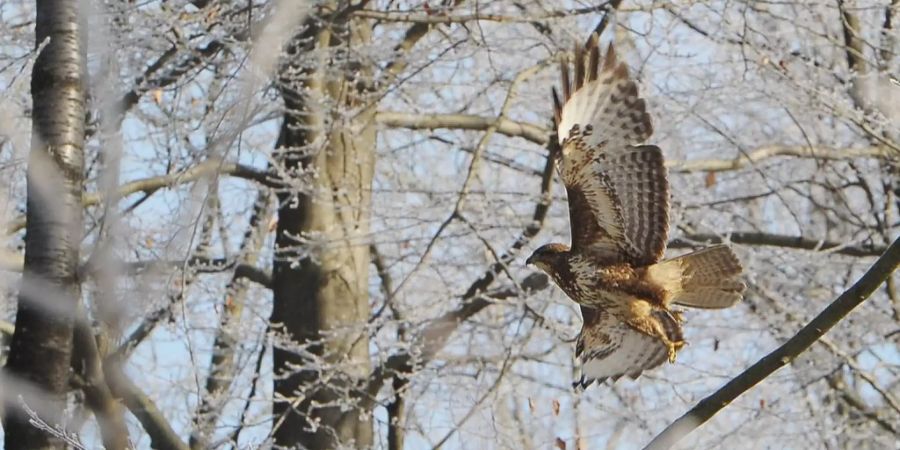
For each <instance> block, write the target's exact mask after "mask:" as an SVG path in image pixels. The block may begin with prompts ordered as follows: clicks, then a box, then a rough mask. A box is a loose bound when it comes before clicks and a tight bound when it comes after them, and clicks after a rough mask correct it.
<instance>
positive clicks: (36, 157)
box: [4, 0, 86, 450]
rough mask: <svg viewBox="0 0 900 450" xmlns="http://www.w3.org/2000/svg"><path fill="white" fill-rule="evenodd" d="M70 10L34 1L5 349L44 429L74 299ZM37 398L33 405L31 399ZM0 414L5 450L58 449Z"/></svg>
mask: <svg viewBox="0 0 900 450" xmlns="http://www.w3.org/2000/svg"><path fill="white" fill-rule="evenodd" d="M78 5H79V2H59V1H50V0H38V2H37V17H36V20H35V34H36V43H37V47H38V48H40V46H41V45H43V44H45V46H44V47H43V48H42V49H40V55H39V56H38V58H37V61H36V62H35V64H34V69H33V73H32V79H31V95H32V99H33V105H34V109H33V122H32V123H33V125H32V145H31V152H30V155H29V159H28V176H27V186H28V187H27V195H28V198H27V213H26V214H27V216H26V217H27V224H28V225H27V229H26V237H25V265H24V270H25V273H24V278H23V282H22V287H21V291H20V296H19V301H18V310H17V314H16V329H15V333H14V334H13V338H12V342H11V345H10V354H9V361H8V364H7V369H8V371H9V373H10V375H12V376H14V377H16V378H18V379H19V380H20V381H23V382H28V383H31V384H32V385H33V387H34V388H36V389H34V390H32V389H23V390H21V392H20V393H19V394H20V395H21V397H22V400H23V401H24V403H25V405H27V406H28V408H30V409H32V410H34V411H35V412H36V413H37V414H38V415H39V416H40V418H41V419H42V420H43V421H44V422H46V423H47V424H48V425H50V426H54V427H55V426H58V425H61V424H60V419H61V413H62V411H63V410H64V409H65V406H66V391H67V389H68V381H69V364H70V355H71V348H72V330H73V318H74V317H75V312H76V309H77V305H78V302H79V298H80V295H81V289H80V286H79V281H78V276H77V268H78V253H79V250H78V249H79V244H80V241H81V237H82V208H81V195H82V184H83V170H84V156H83V145H84V138H85V134H84V133H85V129H84V128H85V127H84V121H85V85H86V83H85V77H86V70H85V59H86V56H85V55H86V53H85V41H86V39H85V35H84V33H85V32H86V30H85V29H84V22H83V21H82V20H81V19H82V18H81V17H80V15H79V13H80V12H79V8H78ZM38 389H39V390H40V391H41V394H40V396H38V395H37V394H35V393H33V391H34V392H37V390H38ZM19 406H21V405H9V404H8V405H7V416H6V421H5V424H4V431H5V433H6V438H5V439H6V447H5V448H6V449H9V450H12V449H32V450H34V449H51V448H63V444H62V443H61V442H59V440H58V439H56V438H54V437H53V436H51V435H50V434H48V433H47V432H46V431H42V430H40V429H38V428H36V427H35V426H33V425H31V424H30V423H29V417H28V416H27V415H26V414H25V413H24V412H23V411H22V409H21V408H19Z"/></svg>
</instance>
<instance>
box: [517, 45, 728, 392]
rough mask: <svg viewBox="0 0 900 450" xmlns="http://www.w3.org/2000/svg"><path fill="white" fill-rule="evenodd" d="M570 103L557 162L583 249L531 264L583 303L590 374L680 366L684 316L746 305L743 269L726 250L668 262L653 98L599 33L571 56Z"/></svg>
mask: <svg viewBox="0 0 900 450" xmlns="http://www.w3.org/2000/svg"><path fill="white" fill-rule="evenodd" d="M561 68H562V99H561V100H562V101H560V97H559V95H558V93H557V91H556V89H554V90H553V101H554V124H555V125H556V131H557V135H558V139H559V150H558V151H557V152H556V153H557V154H556V155H554V157H555V158H556V159H557V164H558V165H557V167H558V170H559V175H560V178H562V180H563V183H565V186H566V193H567V194H568V199H569V221H570V225H571V229H572V246H571V248H570V247H567V246H565V245H563V244H547V245H544V246H542V247H540V248H538V249H537V250H536V251H535V252H534V253H533V254H532V255H531V256H530V257H529V258H528V260H527V261H526V264H534V265H535V266H537V267H538V268H540V269H541V270H543V271H544V272H546V273H547V274H548V275H549V276H550V278H551V279H552V280H553V281H554V282H555V283H556V284H557V285H558V286H559V287H560V288H561V289H562V290H563V291H564V292H565V293H566V295H568V296H569V297H570V298H571V299H572V300H574V301H575V302H576V303H578V304H579V305H580V306H581V313H582V316H583V318H584V324H583V325H582V329H581V333H580V335H579V336H578V341H577V344H576V350H575V353H576V356H577V357H578V358H579V359H580V360H581V363H582V377H581V379H580V380H579V381H576V383H575V385H576V387H578V386H581V387H582V388H584V387H587V386H588V385H590V384H591V383H592V382H593V381H594V380H598V381H599V382H603V381H604V380H606V379H607V378H611V379H612V380H613V381H615V380H617V379H619V378H620V377H622V376H623V375H628V376H629V377H631V378H637V377H638V376H639V375H640V374H641V372H643V371H644V370H647V369H651V368H654V367H657V366H659V365H660V364H662V363H663V362H664V361H666V360H668V361H669V362H674V361H675V355H676V353H677V352H678V350H679V349H680V348H681V347H683V346H684V344H685V342H684V337H683V335H682V330H681V324H682V322H683V320H682V317H681V314H680V312H678V311H674V310H672V309H671V306H672V305H673V304H674V305H681V306H688V307H693V308H705V309H720V308H727V307H729V306H732V305H734V304H735V303H737V302H738V301H740V300H741V298H742V293H743V290H744V287H745V286H744V284H743V283H742V282H741V281H740V274H741V265H740V263H739V261H738V260H737V258H736V257H735V256H734V253H732V252H731V250H730V249H729V248H728V247H726V246H724V245H717V246H713V247H709V248H706V249H703V250H699V251H695V252H693V253H690V254H687V255H683V256H679V257H677V258H672V259H667V260H662V261H661V259H662V257H663V253H664V252H665V250H666V242H667V239H668V229H669V184H668V180H667V179H666V176H667V174H666V168H665V165H664V163H663V155H662V152H661V151H660V149H659V147H657V146H655V145H647V144H643V142H644V141H646V140H647V139H648V138H649V137H650V135H651V134H652V132H653V128H652V126H651V124H650V115H649V114H648V113H647V108H646V104H645V103H644V100H643V99H641V98H640V97H639V96H638V90H637V86H636V84H635V82H634V81H633V80H632V79H631V78H630V77H629V75H628V68H627V67H626V66H625V64H624V63H622V62H619V61H617V59H616V53H615V50H614V48H613V46H612V45H610V46H609V48H608V50H607V52H606V54H605V55H604V56H603V58H602V61H601V57H600V47H599V43H598V39H597V36H596V35H593V36H592V37H591V39H590V41H589V43H588V45H587V47H586V48H585V49H584V50H581V49H580V48H579V47H578V46H576V48H575V64H574V68H575V71H574V72H575V73H574V77H572V76H570V73H569V62H568V61H567V60H566V59H563V61H562V63H561Z"/></svg>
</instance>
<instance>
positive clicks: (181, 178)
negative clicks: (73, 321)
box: [5, 159, 284, 234]
mask: <svg viewBox="0 0 900 450" xmlns="http://www.w3.org/2000/svg"><path fill="white" fill-rule="evenodd" d="M213 175H214V176H221V175H230V176H233V177H237V178H243V179H246V180H251V181H255V182H257V183H259V184H261V185H263V186H269V187H284V186H283V185H282V184H281V183H279V182H277V181H275V180H274V179H273V178H272V177H271V174H269V173H267V172H265V171H261V170H259V169H256V168H255V167H251V166H247V165H244V164H237V163H231V162H225V161H217V160H212V159H210V160H206V161H204V162H202V163H200V164H197V165H196V166H193V167H189V168H187V169H184V170H181V171H178V172H173V173H170V174H167V175H160V176H156V177H150V178H144V179H141V180H135V181H132V182H130V183H125V184H123V185H122V186H119V188H118V189H117V190H116V195H117V196H119V197H120V198H121V197H126V196H129V195H131V194H135V193H138V192H147V193H151V192H155V191H157V190H159V189H163V188H167V187H172V186H178V185H181V184H185V183H191V182H194V181H197V180H199V179H201V178H203V177H207V176H213ZM102 201H103V195H102V194H100V193H92V194H85V195H84V196H83V197H82V205H84V206H93V205H97V204H99V203H100V202H102ZM24 227H25V218H24V217H19V218H17V219H14V220H12V221H10V222H8V223H7V224H6V226H5V230H6V233H7V234H9V233H15V232H16V231H19V230H21V229H22V228H24Z"/></svg>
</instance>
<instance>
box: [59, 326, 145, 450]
mask: <svg viewBox="0 0 900 450" xmlns="http://www.w3.org/2000/svg"><path fill="white" fill-rule="evenodd" d="M79 315H80V316H81V317H80V318H79V320H78V321H77V322H76V324H75V340H74V345H75V350H74V352H73V364H74V365H76V366H78V367H79V368H80V372H81V376H82V377H83V378H84V386H83V387H82V390H83V391H84V396H85V400H86V403H87V405H88V407H90V408H91V411H93V412H94V415H95V416H96V417H97V424H98V426H99V428H100V435H101V438H102V440H103V446H104V447H105V448H106V449H107V450H114V449H126V448H130V447H131V446H130V444H129V440H128V427H127V426H126V424H125V417H124V411H122V410H121V409H122V408H121V406H120V405H119V402H118V400H117V399H116V398H115V397H114V396H113V394H112V392H111V391H110V389H109V386H108V384H107V382H106V377H105V375H104V373H103V361H102V355H101V354H100V351H99V350H98V348H97V341H96V340H95V339H94V333H93V331H92V330H91V326H90V322H89V321H88V319H87V316H86V315H85V314H84V311H80V312H79ZM75 359H77V360H78V361H75Z"/></svg>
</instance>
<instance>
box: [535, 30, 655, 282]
mask: <svg viewBox="0 0 900 450" xmlns="http://www.w3.org/2000/svg"><path fill="white" fill-rule="evenodd" d="M575 55H576V56H575V65H574V67H575V74H574V77H570V75H569V63H568V61H566V60H564V61H563V62H562V65H561V67H562V99H560V97H559V96H558V94H557V92H556V90H554V91H553V101H554V112H555V115H554V119H555V123H556V124H557V134H558V136H559V142H560V149H561V151H560V154H559V155H557V157H558V158H559V172H560V176H561V178H562V179H563V182H564V183H565V185H566V191H567V193H568V197H569V218H570V222H571V228H572V248H573V250H580V251H586V252H588V253H595V254H598V255H601V256H603V257H605V258H610V257H618V258H619V259H623V260H628V261H629V262H631V263H633V264H639V265H648V264H653V263H655V262H657V261H659V259H660V258H661V257H662V255H663V252H664V251H665V246H666V239H667V237H668V229H669V183H668V180H667V178H666V168H665V165H664V163H663V156H662V152H661V151H660V149H659V148H658V147H656V146H653V145H641V143H642V142H643V141H645V140H646V139H647V138H649V137H650V135H651V134H652V132H653V127H652V125H651V124H650V115H649V114H648V113H647V108H646V104H645V103H644V100H643V99H641V98H640V97H639V96H638V91H637V85H636V84H635V83H634V81H633V80H632V79H631V78H630V77H629V75H628V68H627V67H626V66H625V64H624V63H621V62H618V61H617V59H616V53H615V50H614V49H613V46H612V45H610V46H609V49H608V50H607V52H606V55H605V56H604V57H603V61H602V65H601V61H600V49H599V44H598V41H597V38H596V36H593V37H592V38H591V40H590V44H589V46H588V48H587V49H585V50H584V51H582V50H581V49H579V48H578V47H576V49H575Z"/></svg>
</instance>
